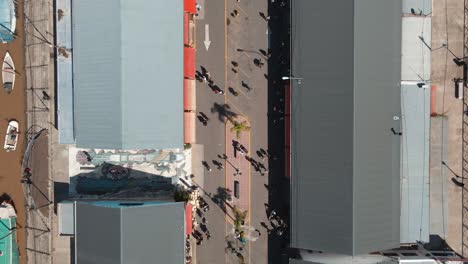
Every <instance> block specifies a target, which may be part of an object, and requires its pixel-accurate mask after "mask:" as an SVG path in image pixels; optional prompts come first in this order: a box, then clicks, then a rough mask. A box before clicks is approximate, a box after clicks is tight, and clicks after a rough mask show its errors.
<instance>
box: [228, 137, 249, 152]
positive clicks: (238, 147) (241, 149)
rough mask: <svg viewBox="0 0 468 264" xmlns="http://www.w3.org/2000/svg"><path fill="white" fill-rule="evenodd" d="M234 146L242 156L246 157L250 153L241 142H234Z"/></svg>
mask: <svg viewBox="0 0 468 264" xmlns="http://www.w3.org/2000/svg"><path fill="white" fill-rule="evenodd" d="M232 146H233V147H234V150H235V151H236V152H239V154H241V155H245V154H248V153H249V151H248V150H247V148H246V147H244V145H242V144H241V143H240V142H239V141H236V140H232Z"/></svg>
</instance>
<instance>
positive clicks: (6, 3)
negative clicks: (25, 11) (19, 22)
mask: <svg viewBox="0 0 468 264" xmlns="http://www.w3.org/2000/svg"><path fill="white" fill-rule="evenodd" d="M15 32H16V7H15V4H14V2H13V0H3V1H0V41H1V42H11V41H13V40H14V39H15V38H14V34H15Z"/></svg>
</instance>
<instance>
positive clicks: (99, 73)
mask: <svg viewBox="0 0 468 264" xmlns="http://www.w3.org/2000/svg"><path fill="white" fill-rule="evenodd" d="M73 7H74V8H73V15H74V20H73V23H74V24H73V26H74V36H73V37H74V64H73V66H74V84H75V98H76V99H75V105H76V111H75V117H76V143H77V146H78V147H92V148H116V149H142V148H177V147H182V145H183V1H182V0H176V1H169V2H168V1H164V0H155V1H148V0H133V1H124V0H121V1H114V0H103V1H98V2H96V1H92V0H81V1H74V6H73ZM156 14H157V15H156Z"/></svg>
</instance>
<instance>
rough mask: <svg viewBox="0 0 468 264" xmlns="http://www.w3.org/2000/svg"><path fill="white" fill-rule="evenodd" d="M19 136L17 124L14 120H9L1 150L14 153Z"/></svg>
mask: <svg viewBox="0 0 468 264" xmlns="http://www.w3.org/2000/svg"><path fill="white" fill-rule="evenodd" d="M18 136H19V124H18V121H16V120H10V122H8V128H7V131H6V135H5V145H4V146H3V148H4V149H5V150H6V151H7V152H8V151H14V150H15V149H16V144H17V143H18Z"/></svg>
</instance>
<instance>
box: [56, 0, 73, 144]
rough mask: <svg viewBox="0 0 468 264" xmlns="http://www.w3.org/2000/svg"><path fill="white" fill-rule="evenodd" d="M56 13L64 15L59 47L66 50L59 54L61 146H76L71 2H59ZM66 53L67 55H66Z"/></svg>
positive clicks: (59, 25)
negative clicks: (60, 11) (60, 12)
mask: <svg viewBox="0 0 468 264" xmlns="http://www.w3.org/2000/svg"><path fill="white" fill-rule="evenodd" d="M56 3H57V4H56V7H55V9H56V12H57V14H58V13H59V12H58V10H62V12H63V15H62V16H61V17H60V19H59V16H58V15H57V16H56V23H55V27H56V32H57V33H56V40H57V47H61V48H64V49H65V50H59V49H58V48H56V49H57V50H56V52H57V115H58V132H59V143H60V144H74V143H75V136H74V131H73V123H74V117H73V67H72V57H73V51H72V50H73V49H72V22H71V0H57V2H56ZM64 52H65V53H64Z"/></svg>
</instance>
